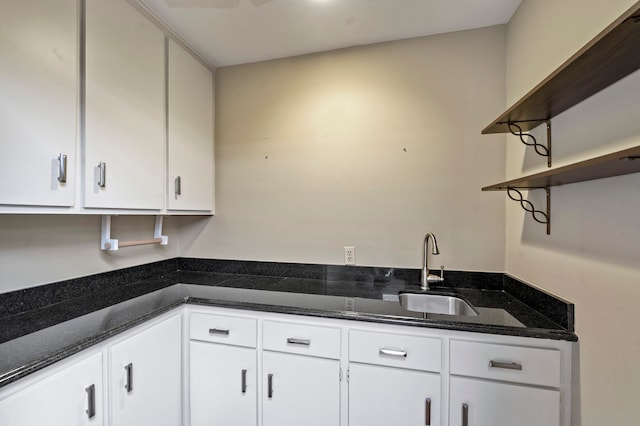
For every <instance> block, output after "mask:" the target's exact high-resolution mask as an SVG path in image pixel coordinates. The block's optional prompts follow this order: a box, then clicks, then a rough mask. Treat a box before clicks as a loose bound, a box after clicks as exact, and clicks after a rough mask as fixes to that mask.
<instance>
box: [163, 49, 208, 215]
mask: <svg viewBox="0 0 640 426" xmlns="http://www.w3.org/2000/svg"><path fill="white" fill-rule="evenodd" d="M168 55H169V57H168V63H169V65H168V76H167V79H168V85H167V87H168V94H167V99H168V106H167V108H168V141H169V144H168V156H169V158H168V160H169V169H168V176H167V178H168V198H167V200H168V203H167V208H168V209H169V210H200V211H211V210H213V161H214V154H213V108H214V107H213V75H212V73H211V71H209V70H208V69H207V68H206V67H205V66H203V65H202V64H201V63H200V62H199V61H198V60H196V59H195V58H194V57H193V56H191V55H190V54H189V53H188V52H187V51H185V50H184V49H183V48H182V47H181V46H180V45H178V44H177V43H176V42H175V41H173V40H169V50H168Z"/></svg>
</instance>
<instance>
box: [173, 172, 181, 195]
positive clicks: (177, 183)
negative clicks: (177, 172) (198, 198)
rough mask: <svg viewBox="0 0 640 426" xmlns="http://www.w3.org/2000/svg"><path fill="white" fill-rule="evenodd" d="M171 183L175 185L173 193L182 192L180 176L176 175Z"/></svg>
mask: <svg viewBox="0 0 640 426" xmlns="http://www.w3.org/2000/svg"><path fill="white" fill-rule="evenodd" d="M173 185H174V187H175V194H176V195H181V194H182V178H181V177H180V176H177V177H176V178H175V179H174V181H173Z"/></svg>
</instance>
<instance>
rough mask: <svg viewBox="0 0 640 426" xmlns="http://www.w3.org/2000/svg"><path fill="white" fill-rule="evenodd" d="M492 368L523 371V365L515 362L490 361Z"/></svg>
mask: <svg viewBox="0 0 640 426" xmlns="http://www.w3.org/2000/svg"><path fill="white" fill-rule="evenodd" d="M489 367H490V368H503V369H505V370H517V371H522V364H518V363H515V362H499V361H493V360H491V361H489Z"/></svg>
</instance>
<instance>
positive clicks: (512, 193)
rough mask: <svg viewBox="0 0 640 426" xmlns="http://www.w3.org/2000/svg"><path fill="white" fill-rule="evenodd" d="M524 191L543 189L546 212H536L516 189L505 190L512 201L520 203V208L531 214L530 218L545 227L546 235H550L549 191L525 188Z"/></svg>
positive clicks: (547, 189)
mask: <svg viewBox="0 0 640 426" xmlns="http://www.w3.org/2000/svg"><path fill="white" fill-rule="evenodd" d="M526 189H544V190H545V192H546V193H547V208H546V212H543V211H541V210H536V208H535V206H534V205H533V203H531V201H529V200H526V199H525V198H524V197H523V196H522V192H520V190H519V189H518V188H507V195H508V196H509V198H511V199H512V200H513V201H517V202H519V203H520V206H522V208H523V209H524V210H525V211H527V212H529V213H531V217H533V220H535V221H536V222H538V223H542V224H545V225H547V235H550V234H551V190H550V189H549V188H526Z"/></svg>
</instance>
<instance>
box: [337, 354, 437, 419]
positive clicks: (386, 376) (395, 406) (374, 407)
mask: <svg viewBox="0 0 640 426" xmlns="http://www.w3.org/2000/svg"><path fill="white" fill-rule="evenodd" d="M440 386H441V385H440V375H439V374H434V373H426V372H423V371H414V370H404V369H398V368H390V367H382V366H378V365H366V364H355V363H351V364H349V425H350V426H371V425H381V426H384V425H393V426H424V425H427V426H437V425H440V424H441V423H440Z"/></svg>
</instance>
